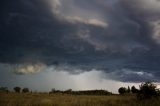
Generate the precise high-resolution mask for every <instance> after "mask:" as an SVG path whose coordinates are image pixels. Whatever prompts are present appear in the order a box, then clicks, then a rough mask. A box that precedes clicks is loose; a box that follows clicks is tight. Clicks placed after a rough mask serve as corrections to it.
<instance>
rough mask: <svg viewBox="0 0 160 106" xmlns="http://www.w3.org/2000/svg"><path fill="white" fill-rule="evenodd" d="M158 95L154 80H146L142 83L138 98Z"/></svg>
mask: <svg viewBox="0 0 160 106" xmlns="http://www.w3.org/2000/svg"><path fill="white" fill-rule="evenodd" d="M157 96H158V90H157V86H156V85H155V84H153V83H152V82H145V83H142V84H141V85H140V90H139V93H138V95H137V97H138V99H150V98H153V97H157Z"/></svg>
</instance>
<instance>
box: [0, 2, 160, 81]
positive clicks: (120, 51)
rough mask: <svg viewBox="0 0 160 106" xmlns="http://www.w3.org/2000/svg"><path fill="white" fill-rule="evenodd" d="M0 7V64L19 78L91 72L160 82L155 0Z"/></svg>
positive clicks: (159, 21) (159, 14)
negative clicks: (30, 75)
mask: <svg viewBox="0 0 160 106" xmlns="http://www.w3.org/2000/svg"><path fill="white" fill-rule="evenodd" d="M0 6H1V9H0V13H1V15H0V63H1V64H8V65H10V66H11V67H16V68H15V71H16V73H17V74H28V73H37V72H41V71H43V70H54V71H55V70H57V71H61V70H63V71H67V72H69V73H72V74H74V73H76V74H80V73H81V72H88V71H91V70H93V69H94V70H97V71H100V72H104V73H105V74H106V77H105V78H110V79H114V80H118V81H124V82H128V81H132V82H139V81H146V80H153V81H159V80H160V77H159V75H160V67H159V64H160V55H159V54H160V31H159V30H160V1H159V0H147V1H146V0H27V1H26V0H14V1H13V0H1V1H0ZM1 68H2V66H1ZM2 69H3V68H2ZM110 76H112V77H110Z"/></svg>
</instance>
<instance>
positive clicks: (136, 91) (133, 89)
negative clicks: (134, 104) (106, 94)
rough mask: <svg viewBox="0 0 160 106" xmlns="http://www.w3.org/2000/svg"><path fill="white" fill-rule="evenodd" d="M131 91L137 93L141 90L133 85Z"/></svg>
mask: <svg viewBox="0 0 160 106" xmlns="http://www.w3.org/2000/svg"><path fill="white" fill-rule="evenodd" d="M131 92H132V93H134V94H135V93H138V92H139V90H138V89H137V88H136V87H135V86H132V87H131Z"/></svg>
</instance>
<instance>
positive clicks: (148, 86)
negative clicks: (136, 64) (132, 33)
mask: <svg viewBox="0 0 160 106" xmlns="http://www.w3.org/2000/svg"><path fill="white" fill-rule="evenodd" d="M9 92H15V93H41V92H32V91H31V90H30V89H29V88H21V87H14V88H13V90H12V91H10V90H9V89H8V88H7V87H0V93H9ZM118 92H119V94H120V95H125V94H135V95H136V96H137V98H138V99H148V98H152V97H158V96H160V89H158V88H157V85H156V84H154V83H152V82H145V83H142V84H141V85H140V86H139V89H137V88H136V87H135V86H132V87H131V88H130V87H129V86H128V88H125V87H120V88H119V89H118ZM46 93H48V94H71V95H112V93H111V92H109V91H107V90H84V91H73V90H72V89H68V90H65V91H61V90H56V89H52V90H51V91H50V92H46Z"/></svg>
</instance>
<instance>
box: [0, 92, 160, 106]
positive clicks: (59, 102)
mask: <svg viewBox="0 0 160 106" xmlns="http://www.w3.org/2000/svg"><path fill="white" fill-rule="evenodd" d="M0 106H160V98H157V99H151V100H144V101H138V100H137V99H136V97H135V96H134V95H125V96H120V95H112V96H85V95H80V96H76V95H66V94H64V95H63V94H51V95H49V94H45V93H44V94H30V93H29V94H17V93H9V94H6V93H1V94H0Z"/></svg>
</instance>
